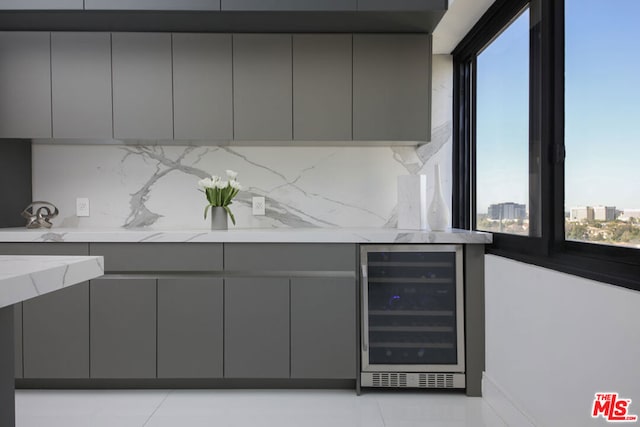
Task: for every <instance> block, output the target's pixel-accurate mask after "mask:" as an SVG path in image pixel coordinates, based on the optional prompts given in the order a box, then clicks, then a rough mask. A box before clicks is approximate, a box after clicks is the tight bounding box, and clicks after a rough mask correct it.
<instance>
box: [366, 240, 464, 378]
mask: <svg viewBox="0 0 640 427" xmlns="http://www.w3.org/2000/svg"><path fill="white" fill-rule="evenodd" d="M360 261H361V270H362V281H361V283H362V310H361V313H362V335H361V336H362V343H361V349H362V364H361V367H362V372H361V376H360V380H361V386H362V387H403V388H404V387H413V388H464V387H465V364H464V360H465V359H464V358H465V355H464V302H463V277H462V276H463V273H462V271H463V268H462V267H463V265H462V262H463V261H462V246H460V245H362V246H361V247H360Z"/></svg>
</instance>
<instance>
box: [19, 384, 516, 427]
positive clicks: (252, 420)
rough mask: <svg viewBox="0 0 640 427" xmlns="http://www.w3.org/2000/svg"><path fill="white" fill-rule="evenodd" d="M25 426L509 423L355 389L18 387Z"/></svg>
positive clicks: (470, 401)
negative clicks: (357, 391) (100, 388)
mask: <svg viewBox="0 0 640 427" xmlns="http://www.w3.org/2000/svg"><path fill="white" fill-rule="evenodd" d="M16 418H17V422H16V426H17V427H107V426H108V427H201V426H216V427H218V426H220V427H227V426H229V427H235V426H251V427H254V426H274V427H275V426H277V427H294V426H295V427H307V426H309V427H316V426H318V427H320V426H322V427H342V426H345V427H347V426H349V427H354V426H362V427H385V426H386V427H418V426H420V427H505V426H506V424H505V423H504V422H503V421H502V420H501V419H500V418H499V417H498V415H497V414H496V413H495V412H494V411H493V409H492V408H491V407H489V406H488V405H487V403H486V402H485V401H484V400H482V398H469V397H466V396H464V395H463V394H452V393H433V392H407V391H402V392H389V391H384V392H379V391H368V392H365V393H363V394H362V395H361V396H356V394H355V392H354V391H350V390H128V391H123V390H18V391H17V392H16Z"/></svg>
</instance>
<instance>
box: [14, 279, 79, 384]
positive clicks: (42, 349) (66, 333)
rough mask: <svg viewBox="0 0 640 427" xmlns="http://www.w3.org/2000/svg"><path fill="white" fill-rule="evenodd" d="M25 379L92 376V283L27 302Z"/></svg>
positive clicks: (24, 314) (25, 311)
mask: <svg viewBox="0 0 640 427" xmlns="http://www.w3.org/2000/svg"><path fill="white" fill-rule="evenodd" d="M23 345H24V356H23V357H24V378H89V283H82V284H79V285H75V286H72V287H69V288H64V289H60V290H58V291H55V292H52V293H49V294H45V295H41V296H39V297H36V298H33V299H31V300H28V301H25V302H24V303H23Z"/></svg>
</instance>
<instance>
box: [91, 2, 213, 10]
mask: <svg viewBox="0 0 640 427" xmlns="http://www.w3.org/2000/svg"><path fill="white" fill-rule="evenodd" d="M84 8H85V9H86V10H175V11H178V10H193V11H198V10H202V11H207V10H220V0H84Z"/></svg>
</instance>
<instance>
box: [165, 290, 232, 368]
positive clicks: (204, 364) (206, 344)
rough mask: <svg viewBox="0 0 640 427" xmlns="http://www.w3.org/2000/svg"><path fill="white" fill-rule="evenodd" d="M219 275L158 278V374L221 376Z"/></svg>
mask: <svg viewBox="0 0 640 427" xmlns="http://www.w3.org/2000/svg"><path fill="white" fill-rule="evenodd" d="M223 298H224V292H223V283H222V279H161V280H158V378H221V377H222V373H223V372H222V358H223V350H222V346H223V334H224V331H223V322H224V318H223V313H224V309H223V302H224V299H223Z"/></svg>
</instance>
